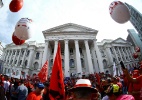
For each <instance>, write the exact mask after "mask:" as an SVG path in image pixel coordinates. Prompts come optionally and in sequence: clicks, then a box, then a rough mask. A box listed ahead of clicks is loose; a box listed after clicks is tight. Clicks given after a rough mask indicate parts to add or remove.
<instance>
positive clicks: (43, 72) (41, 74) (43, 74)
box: [38, 61, 48, 82]
mask: <svg viewBox="0 0 142 100" xmlns="http://www.w3.org/2000/svg"><path fill="white" fill-rule="evenodd" d="M47 72H48V61H46V62H45V64H44V65H43V67H42V69H41V70H40V72H39V73H38V77H39V79H40V81H41V82H45V81H47Z"/></svg>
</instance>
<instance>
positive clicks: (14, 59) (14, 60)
mask: <svg viewBox="0 0 142 100" xmlns="http://www.w3.org/2000/svg"><path fill="white" fill-rule="evenodd" d="M16 56H17V50H16V52H15V55H14V58H13V62H12V65H14V64H15V58H16Z"/></svg>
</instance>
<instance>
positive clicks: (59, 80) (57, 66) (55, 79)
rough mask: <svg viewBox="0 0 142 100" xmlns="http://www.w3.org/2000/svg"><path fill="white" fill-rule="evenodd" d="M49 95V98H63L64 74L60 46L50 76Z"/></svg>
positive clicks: (62, 99) (57, 99)
mask: <svg viewBox="0 0 142 100" xmlns="http://www.w3.org/2000/svg"><path fill="white" fill-rule="evenodd" d="M49 89H50V91H49V96H50V99H51V100H65V88H64V76H63V71H62V59H61V48H60V43H58V49H57V53H56V57H55V60H54V64H53V68H52V74H51V78H50V87H49Z"/></svg>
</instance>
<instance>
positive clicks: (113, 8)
mask: <svg viewBox="0 0 142 100" xmlns="http://www.w3.org/2000/svg"><path fill="white" fill-rule="evenodd" d="M109 11H110V16H111V17H112V19H113V20H114V21H116V22H117V23H120V24H123V23H125V22H127V21H129V19H130V12H129V9H128V8H127V6H126V5H125V4H124V3H122V2H120V1H114V2H112V3H111V4H110V6H109Z"/></svg>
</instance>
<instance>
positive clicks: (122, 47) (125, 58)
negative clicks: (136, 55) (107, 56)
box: [121, 47, 126, 62]
mask: <svg viewBox="0 0 142 100" xmlns="http://www.w3.org/2000/svg"><path fill="white" fill-rule="evenodd" d="M121 51H122V54H123V57H124V62H125V61H126V55H125V53H124V51H123V47H121Z"/></svg>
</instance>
